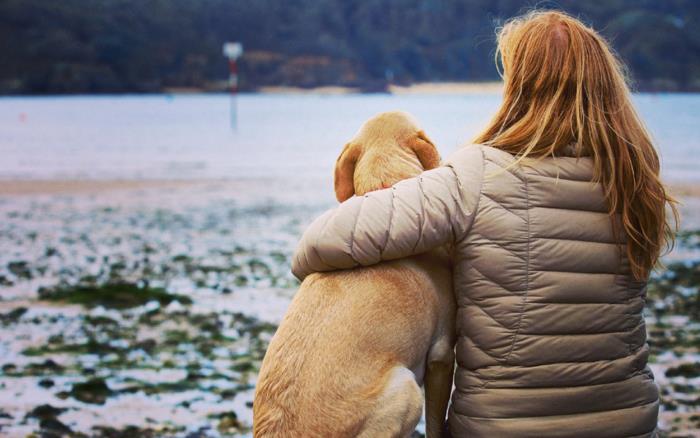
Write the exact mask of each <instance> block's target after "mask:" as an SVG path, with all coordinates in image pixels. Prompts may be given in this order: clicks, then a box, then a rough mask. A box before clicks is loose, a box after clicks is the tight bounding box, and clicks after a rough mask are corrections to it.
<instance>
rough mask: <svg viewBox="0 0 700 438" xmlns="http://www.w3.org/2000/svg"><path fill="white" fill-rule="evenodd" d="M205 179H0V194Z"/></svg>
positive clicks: (164, 184) (171, 184) (139, 186)
mask: <svg viewBox="0 0 700 438" xmlns="http://www.w3.org/2000/svg"><path fill="white" fill-rule="evenodd" d="M207 182H211V181H205V180H104V181H101V180H15V181H0V196H6V195H52V194H72V193H92V192H105V191H112V190H138V189H150V188H178V187H186V186H191V185H194V184H203V183H207Z"/></svg>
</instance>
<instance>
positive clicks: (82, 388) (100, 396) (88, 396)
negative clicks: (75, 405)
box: [69, 378, 114, 405]
mask: <svg viewBox="0 0 700 438" xmlns="http://www.w3.org/2000/svg"><path fill="white" fill-rule="evenodd" d="M69 394H70V395H71V396H72V397H73V398H75V399H77V400H80V401H81V402H83V403H92V404H98V405H102V404H104V403H105V401H106V400H107V398H108V397H109V396H111V395H113V394H114V392H113V391H112V390H111V389H110V388H109V386H107V383H106V382H105V381H104V379H101V378H93V379H90V380H88V381H86V382H82V383H75V384H73V387H72V388H71V390H70V393H69Z"/></svg>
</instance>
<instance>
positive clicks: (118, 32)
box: [0, 0, 700, 94]
mask: <svg viewBox="0 0 700 438" xmlns="http://www.w3.org/2000/svg"><path fill="white" fill-rule="evenodd" d="M533 5H536V6H538V7H545V8H551V7H555V8H559V9H563V10H565V11H568V12H570V13H572V14H574V15H576V16H579V17H580V18H582V19H583V20H584V21H586V22H588V23H590V24H592V25H593V26H594V27H595V28H596V29H599V30H600V31H601V32H602V33H603V34H604V35H605V36H606V37H607V38H609V40H610V41H612V43H613V46H614V47H615V49H616V50H617V51H618V52H619V53H620V55H621V56H622V58H623V59H624V60H625V61H626V62H627V63H628V65H629V67H630V71H631V75H632V77H633V79H634V80H635V81H636V83H637V86H638V88H640V89H648V90H700V1H696V0H664V1H658V0H606V1H593V0H591V1H584V0H559V1H557V2H537V3H535V2H534V1H525V2H524V1H516V0H0V93H2V94H19V93H35V94H40V93H121V92H159V91H163V90H166V89H169V88H176V87H193V88H199V89H204V90H218V89H222V88H223V87H225V79H226V77H227V67H226V62H225V59H224V58H223V56H222V54H221V45H222V43H223V42H224V41H229V40H236V41H241V42H243V44H244V47H245V54H244V57H243V58H242V60H241V65H240V68H241V85H242V87H243V88H244V89H247V90H253V89H256V88H258V87H261V86H266V85H289V86H301V87H315V86H322V85H343V86H353V87H359V88H361V89H364V90H382V89H384V88H385V87H386V85H387V84H388V83H390V82H391V83H398V84H408V83H412V82H421V81H466V80H470V81H486V80H493V79H497V78H498V76H497V71H496V68H495V65H494V62H493V55H494V46H495V37H494V29H495V27H496V26H498V25H499V24H501V23H503V21H504V20H506V19H508V18H510V17H512V16H515V15H518V14H520V13H522V12H525V11H527V10H529V9H530V8H531V7H532V6H533Z"/></svg>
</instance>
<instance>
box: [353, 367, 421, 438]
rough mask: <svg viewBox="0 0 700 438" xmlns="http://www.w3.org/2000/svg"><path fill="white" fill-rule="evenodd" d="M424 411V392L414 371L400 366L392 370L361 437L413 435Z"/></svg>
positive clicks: (381, 437)
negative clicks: (417, 381)
mask: <svg viewBox="0 0 700 438" xmlns="http://www.w3.org/2000/svg"><path fill="white" fill-rule="evenodd" d="M422 412H423V393H422V391H421V389H420V387H419V386H418V384H417V383H416V377H415V375H414V374H413V372H412V371H411V370H409V369H408V368H405V367H400V366H397V367H395V368H393V369H391V371H389V376H388V378H387V379H386V383H385V385H384V389H383V390H382V391H381V392H380V393H379V395H378V397H377V399H376V402H375V404H374V408H373V409H372V411H371V412H370V413H369V415H368V417H367V421H366V422H365V424H364V427H363V428H362V430H361V431H360V433H359V434H358V435H357V436H358V437H359V438H385V437H386V438H397V437H408V436H411V434H412V433H413V431H414V430H415V428H416V425H417V424H418V422H419V421H420V417H421V414H422Z"/></svg>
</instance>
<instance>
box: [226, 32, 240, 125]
mask: <svg viewBox="0 0 700 438" xmlns="http://www.w3.org/2000/svg"><path fill="white" fill-rule="evenodd" d="M223 50H224V56H225V57H226V58H228V69H229V77H228V84H229V87H230V88H231V128H233V129H234V130H235V129H236V126H237V119H238V118H237V117H236V94H237V93H238V64H237V61H238V58H240V57H241V56H242V55H243V44H241V43H238V42H227V43H224V48H223Z"/></svg>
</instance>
